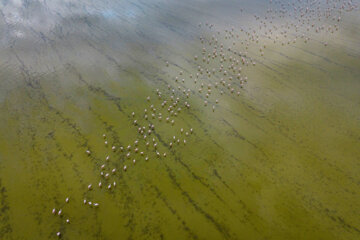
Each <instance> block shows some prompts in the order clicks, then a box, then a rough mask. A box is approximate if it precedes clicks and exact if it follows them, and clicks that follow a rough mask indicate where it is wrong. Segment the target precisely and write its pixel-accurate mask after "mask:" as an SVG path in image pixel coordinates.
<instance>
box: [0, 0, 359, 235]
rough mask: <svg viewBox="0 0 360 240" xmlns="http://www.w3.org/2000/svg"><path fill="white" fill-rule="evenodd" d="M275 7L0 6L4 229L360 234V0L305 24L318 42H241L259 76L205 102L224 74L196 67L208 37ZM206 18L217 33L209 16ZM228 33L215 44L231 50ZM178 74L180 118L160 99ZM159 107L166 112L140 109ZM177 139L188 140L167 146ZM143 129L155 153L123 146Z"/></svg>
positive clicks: (0, 227)
mask: <svg viewBox="0 0 360 240" xmlns="http://www.w3.org/2000/svg"><path fill="white" fill-rule="evenodd" d="M355 3H357V4H358V3H359V2H358V1H357V2H355ZM269 6H270V5H269V3H268V2H265V1H241V2H239V1H226V2H224V1H200V0H199V1H174V2H170V1H161V0H159V1H155V0H154V1H122V2H120V1H84V0H83V1H70V0H69V1H51V2H48V1H23V2H20V1H2V3H0V9H1V12H0V13H1V14H0V33H1V36H0V38H1V41H0V56H1V57H0V123H1V124H0V190H1V191H0V239H56V238H57V236H56V233H57V232H59V231H60V232H61V234H62V236H61V238H62V239H317V240H318V239H359V238H360V218H359V215H360V204H359V203H360V202H359V201H360V200H359V199H360V187H359V184H360V177H359V174H358V173H359V171H360V165H359V160H360V157H359V156H360V94H359V93H360V81H359V80H360V44H359V39H360V28H359V22H360V15H359V10H358V9H356V10H354V11H351V12H347V13H346V14H344V15H343V16H342V21H341V22H340V23H338V25H339V30H338V31H335V32H334V33H330V32H325V33H321V34H315V33H314V32H313V31H310V32H309V33H306V31H305V30H304V29H301V31H303V32H304V33H306V34H307V36H309V37H310V40H309V41H308V42H307V43H305V42H304V41H303V39H298V41H297V42H296V43H293V44H285V45H284V46H282V45H281V44H279V43H276V44H275V43H272V42H271V41H269V40H267V39H266V38H265V37H263V36H261V37H260V39H259V41H260V43H259V44H252V45H250V46H249V48H248V49H247V50H245V49H244V47H243V45H241V44H236V45H235V47H234V48H233V49H237V50H239V51H247V52H248V53H247V56H250V57H251V59H253V60H255V61H256V66H251V64H250V65H249V66H242V67H243V72H244V74H246V76H248V82H247V84H246V85H244V87H243V88H239V84H237V83H234V85H235V86H237V88H236V90H235V91H238V90H239V91H240V94H239V96H238V95H237V94H235V93H234V94H231V93H230V92H229V91H228V90H227V89H226V87H222V86H220V89H222V90H224V94H223V95H221V94H220V92H219V91H216V90H214V89H213V92H212V93H211V95H210V97H209V100H208V101H209V104H208V105H207V106H206V107H205V106H204V100H205V96H204V94H205V93H204V92H205V90H204V91H203V92H202V93H199V92H198V91H197V89H198V88H199V87H200V84H201V83H202V82H203V83H204V84H205V87H206V85H207V84H208V83H210V82H211V83H212V84H214V82H215V81H216V79H218V78H220V77H221V76H220V74H219V73H217V74H216V75H215V77H212V78H207V77H206V76H201V77H200V79H199V80H198V82H197V84H195V83H194V81H193V79H190V78H189V75H190V74H193V75H195V74H196V72H197V65H198V64H200V65H202V66H204V68H209V69H212V68H215V67H216V66H217V65H216V64H215V63H210V64H209V65H207V64H206V63H203V62H202V61H200V60H198V61H199V62H200V63H199V62H196V61H195V60H194V57H193V56H194V55H198V56H199V58H200V59H201V58H202V55H201V51H202V50H201V49H202V47H203V46H202V44H201V42H200V41H199V37H200V36H204V37H207V38H208V39H210V38H211V36H212V35H213V34H216V31H223V30H224V29H229V28H230V27H231V26H234V27H235V28H236V29H239V28H248V27H254V26H257V24H258V21H256V20H255V18H254V17H253V15H254V14H256V15H259V16H263V14H264V13H265V11H266V9H267V8H268V7H269ZM241 8H243V9H244V11H243V12H240V9H241ZM288 18H289V19H290V18H291V17H287V18H285V19H283V20H281V19H280V20H278V22H276V24H277V25H280V24H282V23H283V22H284V21H286V20H289V19H288ZM206 21H208V22H209V23H213V24H214V28H213V29H209V28H206V27H204V26H203V27H201V28H199V27H198V23H199V22H203V23H204V22H206ZM274 21H275V20H274ZM322 24H326V22H323V23H322ZM203 25H204V24H203ZM291 34H294V33H293V32H289V35H291ZM223 36H224V35H221V36H219V37H218V38H219V42H221V43H224V45H225V46H227V45H230V44H231V42H232V40H227V39H225V38H224V37H223ZM240 36H241V37H244V38H245V36H244V34H243V35H240ZM238 41H241V40H238ZM280 41H281V40H280ZM323 41H327V42H328V46H324V44H322V42H323ZM260 44H266V48H264V50H263V51H264V56H261V55H260V52H259V50H258V45H260ZM166 61H168V62H169V66H168V67H167V66H166V63H165V62H166ZM179 71H183V72H184V74H183V75H182V76H179ZM175 76H179V78H180V79H181V78H185V79H186V81H185V83H182V82H181V81H179V82H178V83H177V82H175ZM234 82H236V81H234ZM168 84H170V85H171V88H175V90H176V91H175V96H176V97H179V98H180V103H179V106H180V107H181V108H182V110H181V112H179V114H178V116H170V119H174V120H175V123H174V125H172V124H171V123H167V122H166V120H165V118H166V117H167V116H169V113H168V111H167V107H165V108H162V107H161V105H160V104H161V103H162V101H163V100H165V99H167V100H168V102H170V95H171V91H170V90H169V89H168V87H167V85H168ZM178 85H180V86H181V90H178V89H177V87H178ZM156 89H159V91H161V92H162V99H159V98H158V97H157V93H156ZM183 89H190V90H191V91H190V92H191V94H190V97H189V98H186V97H185V94H183V92H182V90H183ZM147 96H150V97H151V100H150V101H149V102H147V101H146V97H147ZM215 99H219V103H218V104H215ZM184 101H187V102H188V103H189V104H190V105H191V107H190V109H187V108H186V107H184V105H183V104H184ZM151 104H153V105H154V106H155V108H157V112H161V113H162V114H163V118H162V120H161V121H159V119H158V118H155V119H152V118H151V117H150V116H151V115H150V113H149V114H148V115H149V119H148V120H146V119H144V118H143V115H144V109H145V108H146V109H147V110H148V111H149V112H150V105H151ZM213 105H216V108H215V111H212V106H213ZM132 112H135V117H132V115H131V113H132ZM134 119H137V121H138V123H139V125H141V126H142V125H145V126H148V124H149V123H152V124H154V125H155V130H154V132H153V133H152V134H151V135H149V136H148V139H149V140H150V142H152V138H154V139H155V141H156V142H157V143H158V147H157V151H159V152H160V153H161V154H163V153H164V152H165V153H167V156H166V157H163V156H161V157H160V158H159V157H157V156H156V150H155V149H154V147H146V146H145V141H144V140H142V137H141V135H140V134H139V133H138V131H137V127H136V126H134V124H133V121H134ZM181 128H183V129H184V133H182V134H181V133H180V129H181ZM190 128H193V129H194V132H193V133H192V134H189V135H188V136H186V135H185V132H189V131H190V130H189V129H190ZM103 134H106V136H107V140H108V142H109V143H108V146H105V144H104V141H105V140H104V138H103V137H102V135H103ZM173 136H176V138H180V139H181V143H180V144H177V143H176V142H175V143H174V146H173V147H172V148H170V147H169V143H170V141H171V140H172V137H173ZM136 139H139V145H138V148H139V152H140V151H144V153H145V156H148V157H149V160H148V161H145V159H144V157H145V156H141V155H140V154H139V153H134V152H133V151H132V153H131V157H130V158H126V157H125V153H126V152H127V151H124V152H121V151H120V150H119V147H120V146H123V147H125V148H126V147H127V146H128V145H129V144H130V145H131V146H132V147H133V148H134V141H135V140H136ZM184 139H186V141H187V142H186V144H184V143H183V140H184ZM111 146H116V147H117V150H116V151H115V152H113V151H112V150H111ZM88 149H89V150H90V151H91V155H90V156H88V155H87V154H86V153H85V151H86V150H88ZM107 155H109V156H110V160H109V161H108V162H106V161H105V157H106V156H107ZM133 159H136V164H135V165H134V164H133V163H132V160H133ZM104 163H105V164H106V166H105V169H104V172H105V173H106V172H110V171H111V169H113V168H116V169H117V172H116V174H115V175H112V174H110V175H111V176H110V180H106V179H104V178H103V177H101V176H100V171H101V170H100V166H101V165H102V164H104ZM124 165H127V167H128V168H127V171H126V172H125V171H123V170H122V168H123V166H124ZM100 180H101V181H102V182H103V185H104V186H103V187H102V188H99V187H98V186H97V185H98V183H99V181H100ZM113 181H116V183H117V184H116V187H113V189H111V190H108V189H107V184H108V183H111V182H113ZM105 183H107V184H105ZM89 184H92V185H93V190H92V191H88V190H87V186H88V185H89ZM66 197H69V199H70V201H69V203H65V198H66ZM84 199H87V200H88V201H92V202H98V203H99V204H100V206H99V207H98V208H94V207H89V206H86V205H84V204H83V200H84ZM53 208H56V209H60V208H61V209H62V212H63V216H62V217H58V216H54V215H53V214H52V213H51V211H52V209H53ZM67 218H68V219H69V220H70V224H67V223H66V222H65V219H67Z"/></svg>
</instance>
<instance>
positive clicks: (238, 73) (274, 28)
mask: <svg viewBox="0 0 360 240" xmlns="http://www.w3.org/2000/svg"><path fill="white" fill-rule="evenodd" d="M269 6H270V7H269V8H268V9H267V10H266V13H265V14H264V15H263V16H258V15H256V14H255V15H253V17H254V18H255V24H254V25H252V26H246V27H238V28H235V27H233V26H231V27H228V28H225V29H224V28H223V27H219V28H218V29H216V26H215V25H214V24H212V23H208V22H205V23H198V25H197V27H198V28H199V29H200V32H201V30H203V31H204V33H206V34H205V36H200V37H199V40H200V43H201V48H200V49H201V50H200V51H199V53H198V54H197V55H194V56H192V57H191V63H192V65H193V71H190V72H189V71H185V69H182V70H174V69H178V68H179V67H178V65H176V64H173V63H171V62H170V61H165V66H166V68H173V69H172V70H173V71H175V72H176V71H178V72H177V74H176V75H175V76H172V78H171V80H170V81H169V83H170V84H169V85H168V86H167V88H166V87H165V88H164V93H162V91H160V90H159V89H156V97H157V98H158V99H159V100H160V101H157V102H155V101H153V100H152V98H151V97H150V96H148V97H146V99H145V101H146V102H147V104H148V107H147V108H145V109H144V110H143V112H142V113H135V112H132V113H131V114H130V116H129V119H131V124H132V125H133V126H134V129H136V130H137V134H138V137H137V139H136V140H135V141H133V142H131V143H128V144H127V146H126V145H125V146H116V145H112V144H110V141H111V139H109V138H108V137H107V135H106V134H103V135H102V138H103V141H104V145H105V146H106V147H109V146H110V145H112V146H111V151H112V152H113V153H117V154H118V156H119V157H116V159H115V158H114V159H113V158H112V157H110V155H111V154H109V155H106V156H104V162H102V163H99V166H100V167H99V169H98V170H99V181H98V182H97V183H89V184H88V186H87V189H86V191H98V190H99V189H106V190H107V191H115V189H116V186H117V183H116V179H117V178H116V176H117V175H118V172H119V171H121V170H122V171H124V172H126V171H128V170H129V169H130V168H135V166H136V163H137V162H138V161H150V159H151V158H159V159H160V158H162V159H165V158H166V157H167V154H173V153H174V150H173V148H174V147H175V146H176V145H179V144H184V145H186V143H187V140H189V139H188V138H189V137H190V136H191V135H192V134H193V131H194V130H193V128H189V129H184V128H180V129H178V130H177V131H178V136H175V135H174V136H173V137H172V138H170V139H169V140H168V141H167V142H162V141H160V139H159V133H156V127H155V123H156V124H163V123H165V124H169V125H170V126H172V127H174V126H175V120H176V118H177V116H178V115H179V114H181V113H182V112H186V111H187V110H189V109H190V108H191V104H190V102H191V101H190V100H191V99H190V97H191V96H193V97H197V98H199V99H200V100H201V101H203V107H205V108H206V107H211V110H212V111H213V112H214V111H215V109H216V107H217V106H218V105H219V104H220V98H221V96H222V95H224V94H225V95H228V96H231V95H237V96H240V95H241V91H242V89H243V88H244V86H245V85H246V83H247V82H248V77H247V76H246V75H245V73H244V69H245V68H247V67H250V66H256V61H255V59H253V58H252V57H250V55H251V56H257V57H258V59H260V60H261V57H262V56H263V55H264V54H265V49H266V47H267V44H268V45H269V44H280V46H284V45H291V44H296V43H297V41H298V40H297V39H301V40H303V41H304V43H308V42H309V41H312V40H314V38H313V37H312V36H313V34H322V33H329V34H333V33H334V32H336V31H338V30H339V27H340V24H339V22H340V21H342V17H343V15H344V14H345V13H346V12H350V11H353V10H355V9H358V6H357V5H356V4H355V3H354V2H353V1H351V0H293V1H288V2H282V1H272V0H270V1H269ZM244 13H245V12H244V10H243V9H240V10H239V14H244ZM209 32H210V35H211V36H210V35H209V34H208V33H209ZM314 41H315V40H314ZM322 44H323V45H324V46H327V45H328V42H326V41H324V42H322ZM253 46H255V47H256V48H258V49H259V52H260V56H259V55H257V54H255V53H251V54H250V53H248V51H249V48H250V47H252V49H254V47H253ZM243 68H244V69H243ZM173 71H172V72H173ZM156 97H155V98H156ZM159 102H160V103H159ZM194 102H195V101H194ZM163 120H164V121H163ZM158 144H160V145H162V149H165V150H163V151H161V150H160V149H159V146H158ZM109 151H110V150H109ZM85 154H86V155H88V156H89V157H90V156H91V155H92V152H91V151H90V150H86V151H85ZM119 158H120V159H121V160H120V161H121V163H122V169H117V168H113V167H111V166H112V165H113V164H112V163H114V161H119V160H118V159H119ZM70 199H71V198H70V197H66V198H65V200H64V201H65V203H66V204H65V205H64V206H63V208H64V209H65V210H66V205H67V204H70V202H71V201H70ZM83 205H84V206H88V207H90V208H99V207H100V205H101V204H100V203H99V202H97V201H96V200H94V199H89V198H85V199H83ZM63 208H53V209H52V214H53V215H54V216H58V217H63V216H64V215H65V214H64V211H63ZM64 218H65V220H64V221H65V223H66V224H70V223H71V221H70V213H67V214H66V217H64ZM56 236H58V237H61V236H62V235H61V232H60V231H58V232H56Z"/></svg>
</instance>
